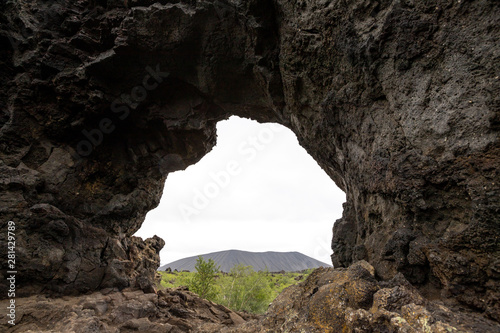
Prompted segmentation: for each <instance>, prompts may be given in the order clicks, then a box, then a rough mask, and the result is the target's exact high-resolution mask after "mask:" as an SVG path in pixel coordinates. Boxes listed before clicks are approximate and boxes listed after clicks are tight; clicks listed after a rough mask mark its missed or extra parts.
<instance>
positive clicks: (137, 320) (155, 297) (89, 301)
mask: <svg viewBox="0 0 500 333" xmlns="http://www.w3.org/2000/svg"><path fill="white" fill-rule="evenodd" d="M108 291H109V290H108ZM0 304H1V305H2V307H3V306H4V305H5V306H7V305H8V301H0ZM16 315H17V317H18V319H17V321H16V322H17V324H16V325H15V326H14V327H12V326H9V325H7V324H6V323H5V322H2V323H1V324H0V328H1V329H3V331H4V332H7V331H8V332H33V333H41V332H44V333H49V332H74V333H87V332H100V333H129V332H150V333H167V332H168V333H182V332H214V333H215V332H220V329H222V328H225V327H233V326H235V325H239V324H242V323H244V322H245V321H247V320H251V319H255V316H253V315H248V314H244V313H236V312H233V311H231V310H229V309H227V308H226V307H224V306H222V305H217V304H214V303H212V302H209V301H207V300H203V299H201V298H199V297H198V296H196V295H195V294H193V293H191V292H189V291H186V290H182V289H175V290H172V289H167V290H163V291H160V292H159V293H158V294H154V293H149V294H145V293H143V292H142V291H140V290H138V291H130V290H129V291H123V292H112V293H105V292H104V293H102V292H95V293H92V294H90V295H86V296H75V297H63V298H57V299H51V298H47V297H45V296H31V297H26V298H22V299H20V303H19V304H18V310H17V314H16Z"/></svg>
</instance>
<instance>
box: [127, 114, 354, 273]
mask: <svg viewBox="0 0 500 333" xmlns="http://www.w3.org/2000/svg"><path fill="white" fill-rule="evenodd" d="M217 136H218V138H217V141H218V143H217V145H216V146H215V147H214V149H213V150H212V151H211V152H210V153H208V154H207V155H206V156H205V157H204V158H203V159H202V160H201V161H200V162H198V163H197V164H195V165H192V166H189V167H188V168H187V169H186V170H184V171H178V172H174V173H171V174H169V175H168V177H167V180H166V183H165V188H164V192H163V196H162V199H161V202H160V204H159V206H158V207H157V208H156V209H154V210H152V211H150V212H149V213H148V215H147V216H146V219H145V222H144V223H143V224H142V227H141V229H140V230H139V231H138V232H137V233H136V236H140V237H143V238H147V237H152V236H154V235H155V234H156V235H158V236H160V237H162V238H163V239H164V240H165V247H164V248H163V250H162V251H161V253H160V258H161V263H162V265H163V264H166V263H169V262H172V261H174V260H177V259H181V258H184V257H190V256H196V255H199V254H204V253H209V252H216V251H223V250H230V249H238V250H245V251H253V252H265V251H278V252H287V251H298V252H301V253H303V254H305V255H308V256H310V257H313V258H315V259H317V260H320V261H322V262H325V263H328V264H331V259H330V255H331V252H332V251H331V245H330V242H331V239H332V225H333V223H334V222H335V220H336V219H339V218H340V217H341V216H342V204H343V203H344V202H345V194H344V192H343V191H342V190H340V189H339V188H338V187H337V186H336V185H335V183H334V182H333V181H332V180H331V179H330V177H329V176H328V175H327V174H326V173H325V172H324V171H323V170H322V169H321V167H320V166H319V165H318V164H317V163H316V161H314V159H313V158H312V157H311V156H310V155H309V154H308V153H307V152H306V151H305V150H304V149H303V148H302V147H301V146H300V145H299V143H298V141H297V138H296V136H295V134H294V133H293V132H292V131H290V130H289V129H288V128H286V127H284V126H282V125H278V124H274V123H266V124H261V123H258V122H256V121H253V120H249V119H245V118H239V117H236V116H233V117H231V118H229V119H228V120H224V121H221V122H219V123H218V124H217Z"/></svg>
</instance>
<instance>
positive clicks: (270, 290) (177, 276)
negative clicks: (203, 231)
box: [159, 267, 313, 313]
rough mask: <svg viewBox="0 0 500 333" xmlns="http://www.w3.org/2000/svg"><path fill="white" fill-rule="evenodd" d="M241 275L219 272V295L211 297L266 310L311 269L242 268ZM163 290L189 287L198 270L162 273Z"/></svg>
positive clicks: (237, 306)
mask: <svg viewBox="0 0 500 333" xmlns="http://www.w3.org/2000/svg"><path fill="white" fill-rule="evenodd" d="M242 269H243V270H242V271H241V272H240V274H238V275H235V274H227V273H218V274H217V275H216V277H215V289H216V296H215V298H213V299H211V300H213V301H214V302H216V303H220V304H223V305H225V306H227V307H229V308H231V309H233V310H236V311H248V312H252V313H263V312H265V311H266V309H267V306H268V304H269V303H270V302H272V301H273V300H274V299H275V298H276V297H277V296H278V295H279V294H280V293H281V292H282V291H283V289H285V288H287V287H289V286H291V285H293V284H296V283H299V282H301V281H303V280H305V279H306V278H307V276H309V274H311V272H312V271H313V270H312V269H310V270H307V271H304V272H297V273H292V272H290V273H269V272H254V271H253V270H252V269H251V267H242ZM159 273H160V274H161V277H162V278H161V282H160V286H159V287H160V289H165V288H175V287H180V286H186V287H188V288H189V287H190V285H191V283H192V281H193V277H194V275H195V274H196V273H195V272H159Z"/></svg>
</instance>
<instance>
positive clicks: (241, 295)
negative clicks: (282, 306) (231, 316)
mask: <svg viewBox="0 0 500 333" xmlns="http://www.w3.org/2000/svg"><path fill="white" fill-rule="evenodd" d="M267 277H268V273H267V272H255V271H254V270H253V268H252V267H251V266H243V265H241V264H240V265H238V266H235V267H233V269H232V270H231V272H230V273H229V274H228V275H226V276H223V277H221V278H220V279H219V281H218V282H219V283H218V284H219V287H220V292H219V295H218V297H217V299H216V300H217V302H219V303H220V304H222V305H224V306H227V307H228V308H230V309H233V310H235V311H248V312H252V313H263V312H265V311H266V310H267V307H268V305H269V303H270V302H271V301H272V300H273V298H272V296H273V291H272V289H271V287H270V286H269V282H268V278H267Z"/></svg>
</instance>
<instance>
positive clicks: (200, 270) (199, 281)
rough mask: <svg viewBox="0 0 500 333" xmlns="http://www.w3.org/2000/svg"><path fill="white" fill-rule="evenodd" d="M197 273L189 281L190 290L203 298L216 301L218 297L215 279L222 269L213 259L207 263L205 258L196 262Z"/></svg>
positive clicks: (199, 258) (200, 258)
mask: <svg viewBox="0 0 500 333" xmlns="http://www.w3.org/2000/svg"><path fill="white" fill-rule="evenodd" d="M194 267H195V268H196V272H195V273H194V274H193V276H192V278H191V280H190V281H189V284H188V286H189V289H191V290H192V291H193V292H195V293H197V294H198V295H199V296H200V297H201V298H206V299H208V300H214V299H215V297H216V296H217V294H218V293H217V288H216V286H215V277H216V276H217V273H219V269H220V267H219V266H217V264H215V262H214V261H213V260H212V259H208V261H205V260H204V259H203V257H201V256H200V257H198V259H197V260H196V265H195V266H194Z"/></svg>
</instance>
